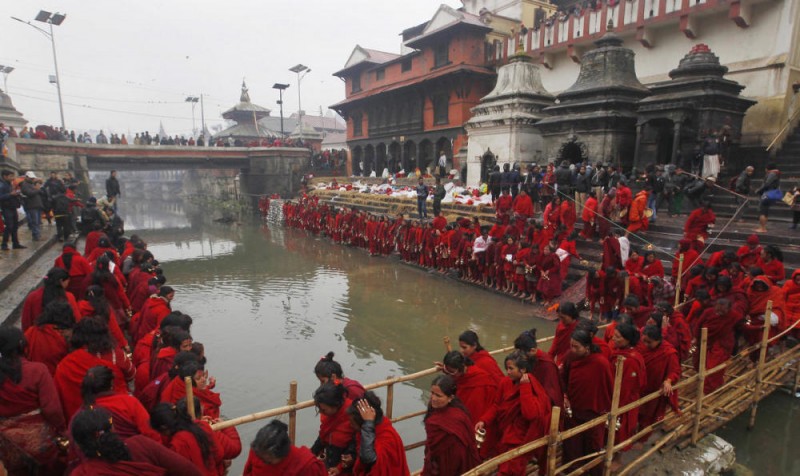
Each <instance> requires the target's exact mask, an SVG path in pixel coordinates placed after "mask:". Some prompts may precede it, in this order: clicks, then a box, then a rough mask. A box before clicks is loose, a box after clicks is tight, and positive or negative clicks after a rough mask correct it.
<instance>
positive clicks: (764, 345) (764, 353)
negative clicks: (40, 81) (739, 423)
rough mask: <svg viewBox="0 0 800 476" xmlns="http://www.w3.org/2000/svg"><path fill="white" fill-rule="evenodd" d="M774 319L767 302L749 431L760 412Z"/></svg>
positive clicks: (770, 302) (754, 424) (770, 305)
mask: <svg viewBox="0 0 800 476" xmlns="http://www.w3.org/2000/svg"><path fill="white" fill-rule="evenodd" d="M771 317H772V301H767V307H766V309H765V310H764V330H763V332H762V333H761V351H760V352H759V354H758V367H756V384H755V389H754V390H753V403H751V407H750V421H749V422H748V423H747V429H748V430H751V429H752V428H753V427H754V426H756V412H757V411H758V399H759V395H761V382H762V381H763V380H764V364H765V363H766V362H767V346H768V345H769V328H770V324H771V320H772V319H771Z"/></svg>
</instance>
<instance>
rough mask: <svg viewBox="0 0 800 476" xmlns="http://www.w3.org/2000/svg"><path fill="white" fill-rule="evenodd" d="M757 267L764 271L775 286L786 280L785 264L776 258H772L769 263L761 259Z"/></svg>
mask: <svg viewBox="0 0 800 476" xmlns="http://www.w3.org/2000/svg"><path fill="white" fill-rule="evenodd" d="M756 266H758V267H759V268H761V270H762V271H764V276H766V277H768V278H769V279H771V280H772V282H773V283H775V284H778V283H780V282H781V281H783V280H784V279H786V269H785V268H784V267H783V263H781V262H780V261H778V260H777V259H775V258H772V259H771V260H770V261H769V262H765V261H764V260H762V259H761V258H759V260H758V263H757V264H756Z"/></svg>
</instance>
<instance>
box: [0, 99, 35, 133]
mask: <svg viewBox="0 0 800 476" xmlns="http://www.w3.org/2000/svg"><path fill="white" fill-rule="evenodd" d="M0 123H3V124H5V125H6V127H13V128H14V129H16V130H17V132H19V131H20V130H22V128H23V127H25V125H26V124H28V120H27V119H25V118H24V117H23V116H22V113H21V112H19V111H17V108H15V107H14V104H13V103H12V102H11V96H9V95H8V94H6V93H5V92H4V91H3V90H2V89H0Z"/></svg>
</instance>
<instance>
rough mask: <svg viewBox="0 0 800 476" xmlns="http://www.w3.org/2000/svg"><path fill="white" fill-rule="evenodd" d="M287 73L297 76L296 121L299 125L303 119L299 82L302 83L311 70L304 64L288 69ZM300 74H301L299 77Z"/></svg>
mask: <svg viewBox="0 0 800 476" xmlns="http://www.w3.org/2000/svg"><path fill="white" fill-rule="evenodd" d="M289 71H291V72H292V73H296V74H297V121H298V124H299V122H300V120H301V119H302V118H303V106H302V104H301V103H300V81H302V80H303V78H305V77H306V75H307V74H308V73H310V72H311V68H309V67H308V66H306V65H304V64H297V65H294V66H292V67H291V68H289ZM300 73H303V74H302V75H301V74H300Z"/></svg>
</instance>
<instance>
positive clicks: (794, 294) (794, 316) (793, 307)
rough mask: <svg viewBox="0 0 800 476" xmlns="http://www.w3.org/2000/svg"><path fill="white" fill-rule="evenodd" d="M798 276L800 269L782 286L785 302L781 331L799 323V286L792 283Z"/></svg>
mask: <svg viewBox="0 0 800 476" xmlns="http://www.w3.org/2000/svg"><path fill="white" fill-rule="evenodd" d="M798 275H800V269H799V270H795V272H794V273H792V279H790V280H788V281H786V282H785V283H784V284H783V289H782V291H783V298H784V302H785V305H786V307H785V309H784V314H785V318H784V321H783V323H782V327H781V330H785V329H788V328H789V327H791V326H792V325H793V324H794V323H795V322H797V321H800V286H798V285H797V284H796V283H795V282H794V278H795V276H798Z"/></svg>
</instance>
